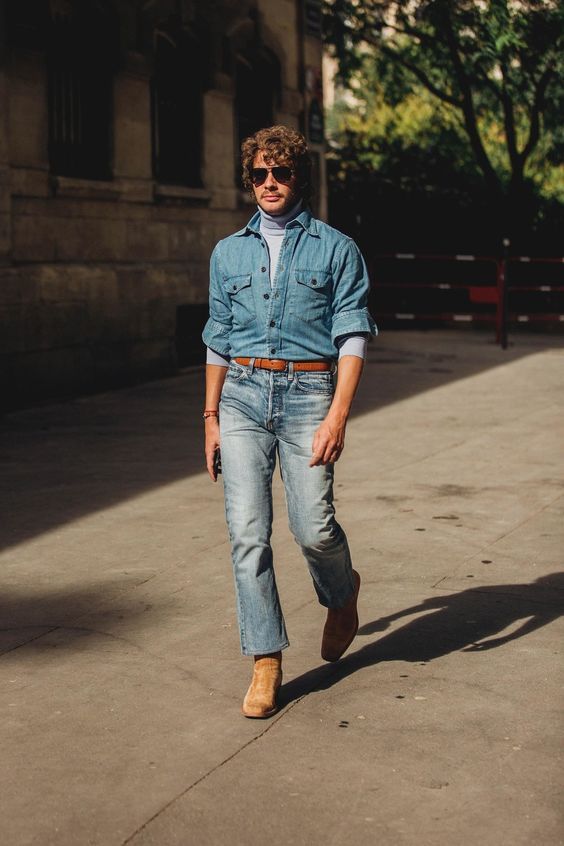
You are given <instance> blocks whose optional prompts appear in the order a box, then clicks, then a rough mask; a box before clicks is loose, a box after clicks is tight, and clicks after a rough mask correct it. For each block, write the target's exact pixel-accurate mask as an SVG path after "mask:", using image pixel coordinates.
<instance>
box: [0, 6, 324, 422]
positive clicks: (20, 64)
mask: <svg viewBox="0 0 564 846" xmlns="http://www.w3.org/2000/svg"><path fill="white" fill-rule="evenodd" d="M321 53H322V44H321V31H320V4H319V2H316V1H315V0H17V2H14V0H0V367H1V371H0V372H1V377H0V384H1V387H2V395H3V398H4V400H5V401H6V402H7V403H8V405H10V406H12V407H13V406H17V405H21V404H25V403H28V402H34V401H37V400H40V399H45V398H49V397H55V396H62V395H71V394H74V393H80V392H83V391H89V390H96V389H100V388H107V387H111V386H115V385H119V384H125V383H127V382H131V381H134V380H138V379H144V378H150V377H153V376H157V375H164V374H168V373H173V372H175V371H176V369H177V368H178V367H179V366H183V365H186V364H191V363H196V362H198V361H201V360H203V351H202V347H201V341H200V330H201V326H202V325H203V322H204V321H205V316H206V309H207V306H206V302H207V285H208V260H209V254H210V252H211V249H212V247H213V245H214V244H215V242H216V241H217V240H218V239H219V238H220V237H223V236H224V235H226V234H227V233H229V232H231V231H233V230H234V229H236V228H238V227H239V226H241V225H242V223H243V222H244V221H245V220H246V219H247V218H248V217H249V216H250V213H252V211H253V206H252V204H251V202H250V199H249V198H248V197H247V196H245V194H244V192H243V191H242V189H241V186H240V176H239V172H238V164H237V162H238V148H239V144H240V141H241V139H242V138H243V137H245V136H246V135H248V134H249V133H250V132H252V131H254V130H255V129H257V128H259V127H260V126H264V125H269V124H271V123H286V124H289V125H292V126H296V127H298V128H300V129H301V130H302V131H303V132H304V133H305V134H306V135H307V137H308V139H309V141H310V146H311V149H312V152H313V154H314V162H315V171H316V182H317V185H316V205H317V208H316V211H317V213H318V214H319V215H320V216H322V217H323V216H324V215H325V209H326V192H325V170H324V168H325V165H324V155H323V153H324V142H323V118H322V102H321V100H322V95H321Z"/></svg>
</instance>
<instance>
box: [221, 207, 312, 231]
mask: <svg viewBox="0 0 564 846" xmlns="http://www.w3.org/2000/svg"><path fill="white" fill-rule="evenodd" d="M296 226H301V227H302V229H305V231H306V232H307V233H308V234H309V235H313V237H314V238H317V237H318V235H319V233H318V231H317V222H316V220H315V218H314V216H313V215H312V213H311V211H310V210H309V209H308V208H307V207H306V208H305V209H303V210H302V211H301V212H300V213H299V215H298V216H297V217H295V218H294V219H293V220H291V221H290V222H289V223H288V224H287V225H286V228H287V229H292V228H294V227H296ZM251 233H252V234H254V235H260V211H257V212H255V214H254V215H253V216H252V217H251V219H250V220H249V222H248V223H247V225H246V226H244V227H243V229H239V231H238V232H235V233H234V234H235V235H236V236H237V237H241V236H242V235H250V234H251Z"/></svg>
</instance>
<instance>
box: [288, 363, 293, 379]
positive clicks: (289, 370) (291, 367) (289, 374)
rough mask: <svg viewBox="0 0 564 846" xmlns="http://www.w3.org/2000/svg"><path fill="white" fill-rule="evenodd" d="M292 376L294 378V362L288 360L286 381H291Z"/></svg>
mask: <svg viewBox="0 0 564 846" xmlns="http://www.w3.org/2000/svg"><path fill="white" fill-rule="evenodd" d="M293 378H294V362H293V361H289V362H288V382H291V381H292V379H293Z"/></svg>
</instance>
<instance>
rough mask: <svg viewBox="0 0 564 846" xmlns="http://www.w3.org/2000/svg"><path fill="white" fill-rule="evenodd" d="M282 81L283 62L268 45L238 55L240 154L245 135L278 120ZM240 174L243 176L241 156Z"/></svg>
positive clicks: (236, 81)
mask: <svg viewBox="0 0 564 846" xmlns="http://www.w3.org/2000/svg"><path fill="white" fill-rule="evenodd" d="M280 85H281V83H280V64H279V62H278V60H277V59H276V57H275V56H274V54H273V53H271V52H270V51H269V50H267V49H266V48H264V47H262V48H261V47H259V48H258V49H257V48H255V49H253V50H252V51H248V52H247V53H246V54H241V55H239V56H238V57H237V66H236V76H235V112H236V116H237V133H238V138H237V140H238V150H237V156H238V154H239V150H240V148H241V143H242V142H243V141H244V139H245V138H247V137H248V136H249V135H252V134H253V133H254V132H257V130H259V129H263V128H264V127H265V126H272V124H273V123H274V111H275V108H276V106H277V105H279V102H280V91H281V88H280ZM237 176H238V179H239V180H240V165H239V159H238V158H237Z"/></svg>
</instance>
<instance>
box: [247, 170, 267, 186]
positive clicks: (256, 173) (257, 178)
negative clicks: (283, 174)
mask: <svg viewBox="0 0 564 846" xmlns="http://www.w3.org/2000/svg"><path fill="white" fill-rule="evenodd" d="M267 175H268V171H267V169H266V168H265V167H254V168H253V169H252V170H251V182H252V183H253V185H262V183H263V182H264V181H265V179H266V177H267Z"/></svg>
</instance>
